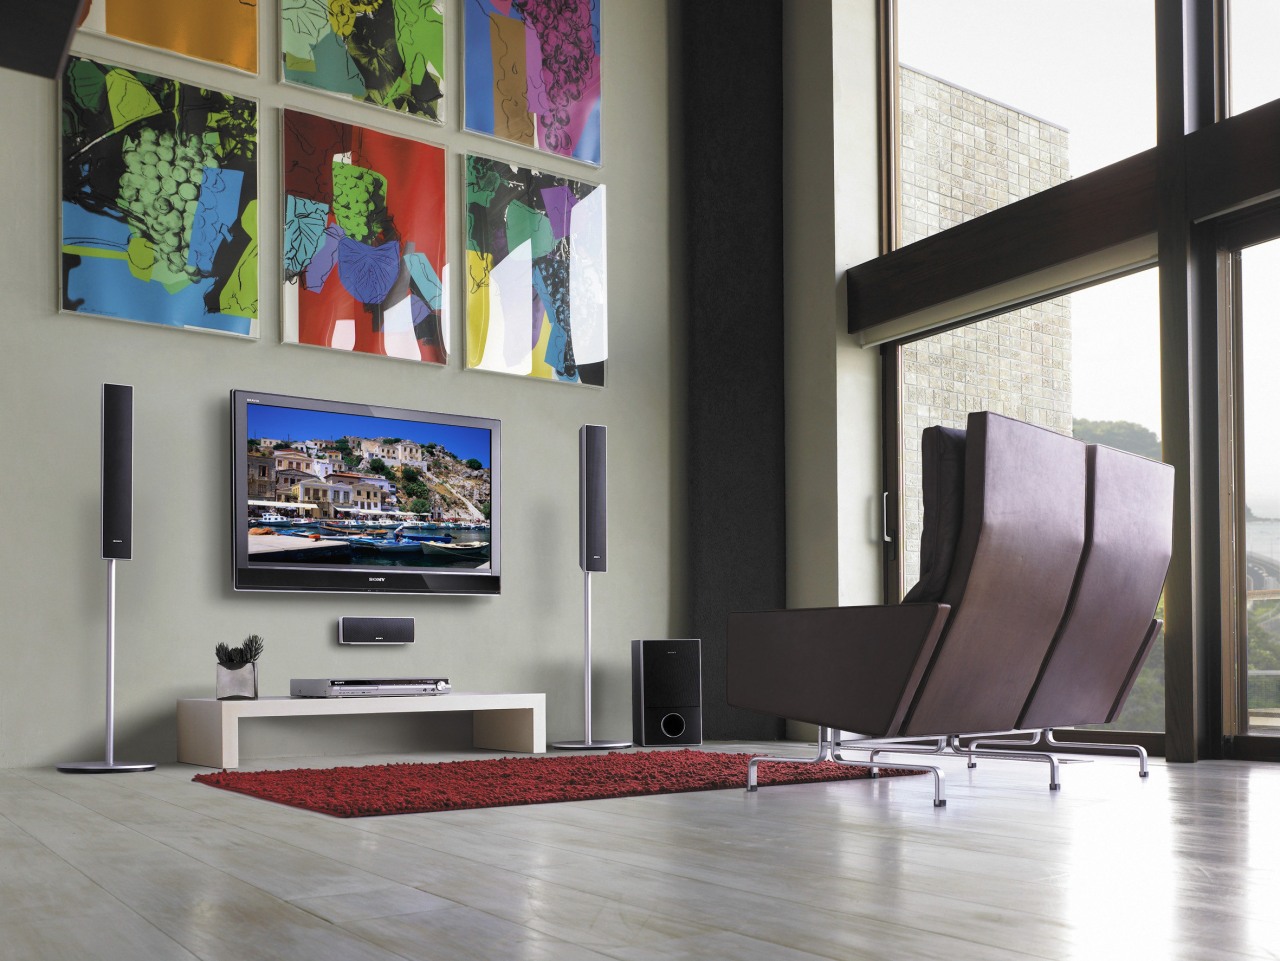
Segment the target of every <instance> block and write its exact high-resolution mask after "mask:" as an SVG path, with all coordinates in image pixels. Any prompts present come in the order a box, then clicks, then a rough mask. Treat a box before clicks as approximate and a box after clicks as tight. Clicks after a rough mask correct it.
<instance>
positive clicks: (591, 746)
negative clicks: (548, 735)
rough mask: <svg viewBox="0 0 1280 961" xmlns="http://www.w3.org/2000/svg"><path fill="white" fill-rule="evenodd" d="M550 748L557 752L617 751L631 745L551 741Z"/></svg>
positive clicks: (624, 742) (606, 742) (625, 743)
mask: <svg viewBox="0 0 1280 961" xmlns="http://www.w3.org/2000/svg"><path fill="white" fill-rule="evenodd" d="M550 746H551V747H554V748H555V749H556V750H559V751H617V750H620V749H621V748H624V747H632V746H633V745H632V743H631V742H630V741H552V742H551V744H550Z"/></svg>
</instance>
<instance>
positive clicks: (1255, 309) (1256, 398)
mask: <svg viewBox="0 0 1280 961" xmlns="http://www.w3.org/2000/svg"><path fill="white" fill-rule="evenodd" d="M1242 276H1243V280H1242V283H1241V286H1242V287H1243V291H1242V295H1241V304H1242V307H1243V311H1242V313H1243V317H1244V322H1243V326H1244V331H1243V341H1244V345H1243V346H1244V351H1243V355H1242V356H1243V366H1244V448H1245V458H1244V491H1245V503H1247V504H1248V505H1249V507H1250V508H1251V509H1252V510H1253V512H1254V513H1255V514H1257V515H1259V516H1260V517H1280V377H1277V376H1276V358H1277V357H1280V241H1275V240H1273V241H1271V242H1270V243H1266V244H1259V245H1258V246H1257V247H1250V248H1248V249H1247V250H1245V251H1244V256H1243V262H1242Z"/></svg>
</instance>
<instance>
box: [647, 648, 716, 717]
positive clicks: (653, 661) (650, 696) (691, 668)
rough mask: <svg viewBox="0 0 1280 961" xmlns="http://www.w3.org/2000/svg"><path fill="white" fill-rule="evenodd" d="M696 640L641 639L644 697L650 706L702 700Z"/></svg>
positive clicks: (688, 705)
mask: <svg viewBox="0 0 1280 961" xmlns="http://www.w3.org/2000/svg"><path fill="white" fill-rule="evenodd" d="M699 660H700V659H699V656H698V644H697V642H696V641H687V640H677V641H645V642H644V699H645V703H646V704H647V705H648V706H650V707H693V706H695V705H698V704H701V703H702V670H701V665H700V664H699Z"/></svg>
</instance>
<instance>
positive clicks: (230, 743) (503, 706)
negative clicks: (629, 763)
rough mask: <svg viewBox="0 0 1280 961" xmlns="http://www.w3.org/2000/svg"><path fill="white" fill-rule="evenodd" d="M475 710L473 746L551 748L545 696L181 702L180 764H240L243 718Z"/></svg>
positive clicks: (537, 750)
mask: <svg viewBox="0 0 1280 961" xmlns="http://www.w3.org/2000/svg"><path fill="white" fill-rule="evenodd" d="M441 711H471V712H472V734H471V737H472V743H473V744H474V745H475V746H476V747H478V748H486V749H489V750H493V751H515V752H521V753H525V754H543V753H545V752H546V750H547V696H546V695H545V694H466V693H450V694H429V695H423V696H420V697H414V696H403V695H394V696H389V697H260V698H258V699H257V700H254V701H230V700H228V701H219V700H217V699H216V698H212V697H196V698H181V699H180V700H179V701H178V760H179V761H181V762H182V763H184V764H200V765H203V766H204V767H217V768H234V767H239V766H240V719H241V718H244V717H314V716H320V715H324V716H332V715H339V714H412V713H423V714H427V713H436V712H441Z"/></svg>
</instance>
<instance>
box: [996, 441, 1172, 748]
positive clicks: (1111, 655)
mask: <svg viewBox="0 0 1280 961" xmlns="http://www.w3.org/2000/svg"><path fill="white" fill-rule="evenodd" d="M1088 474H1089V500H1088V505H1087V508H1086V522H1085V549H1084V557H1083V559H1082V560H1081V563H1080V570H1079V572H1078V574H1077V577H1076V583H1075V586H1074V587H1073V589H1072V594H1071V600H1070V603H1069V604H1068V607H1067V611H1066V615H1065V617H1064V618H1063V620H1062V624H1061V625H1060V627H1059V629H1058V633H1057V636H1056V637H1055V638H1054V641H1053V644H1052V645H1051V647H1050V650H1049V655H1048V657H1047V658H1046V660H1045V662H1044V666H1043V668H1042V670H1041V672H1040V677H1039V679H1038V681H1037V683H1036V686H1035V689H1034V690H1033V691H1032V693H1031V696H1030V697H1029V698H1028V699H1027V703H1026V705H1025V707H1024V709H1023V711H1022V714H1021V716H1020V717H1019V720H1018V725H1017V726H1018V727H1019V728H1024V729H1035V728H1048V727H1057V726H1067V725H1071V724H1106V723H1108V722H1110V721H1113V720H1115V718H1116V716H1117V715H1118V714H1119V713H1120V709H1121V707H1122V706H1123V703H1124V700H1125V698H1126V697H1127V696H1128V693H1129V690H1130V689H1131V688H1132V686H1133V681H1134V679H1135V678H1136V677H1137V674H1138V672H1139V671H1140V670H1141V669H1142V664H1143V662H1144V661H1145V660H1146V656H1147V654H1148V653H1149V652H1150V648H1151V641H1152V639H1153V638H1154V634H1155V632H1154V631H1153V630H1151V626H1152V615H1153V614H1154V612H1155V610H1156V606H1157V604H1158V603H1159V601H1160V592H1161V591H1162V590H1163V588H1164V580H1165V576H1166V575H1167V574H1168V571H1169V558H1170V555H1171V554H1172V551H1173V468H1172V467H1170V466H1169V465H1168V464H1161V463H1159V462H1158V461H1153V460H1148V459H1147V458H1145V457H1139V456H1138V455H1137V454H1130V453H1126V452H1125V451H1119V450H1113V449H1111V448H1109V447H1099V446H1090V447H1089V449H1088Z"/></svg>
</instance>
